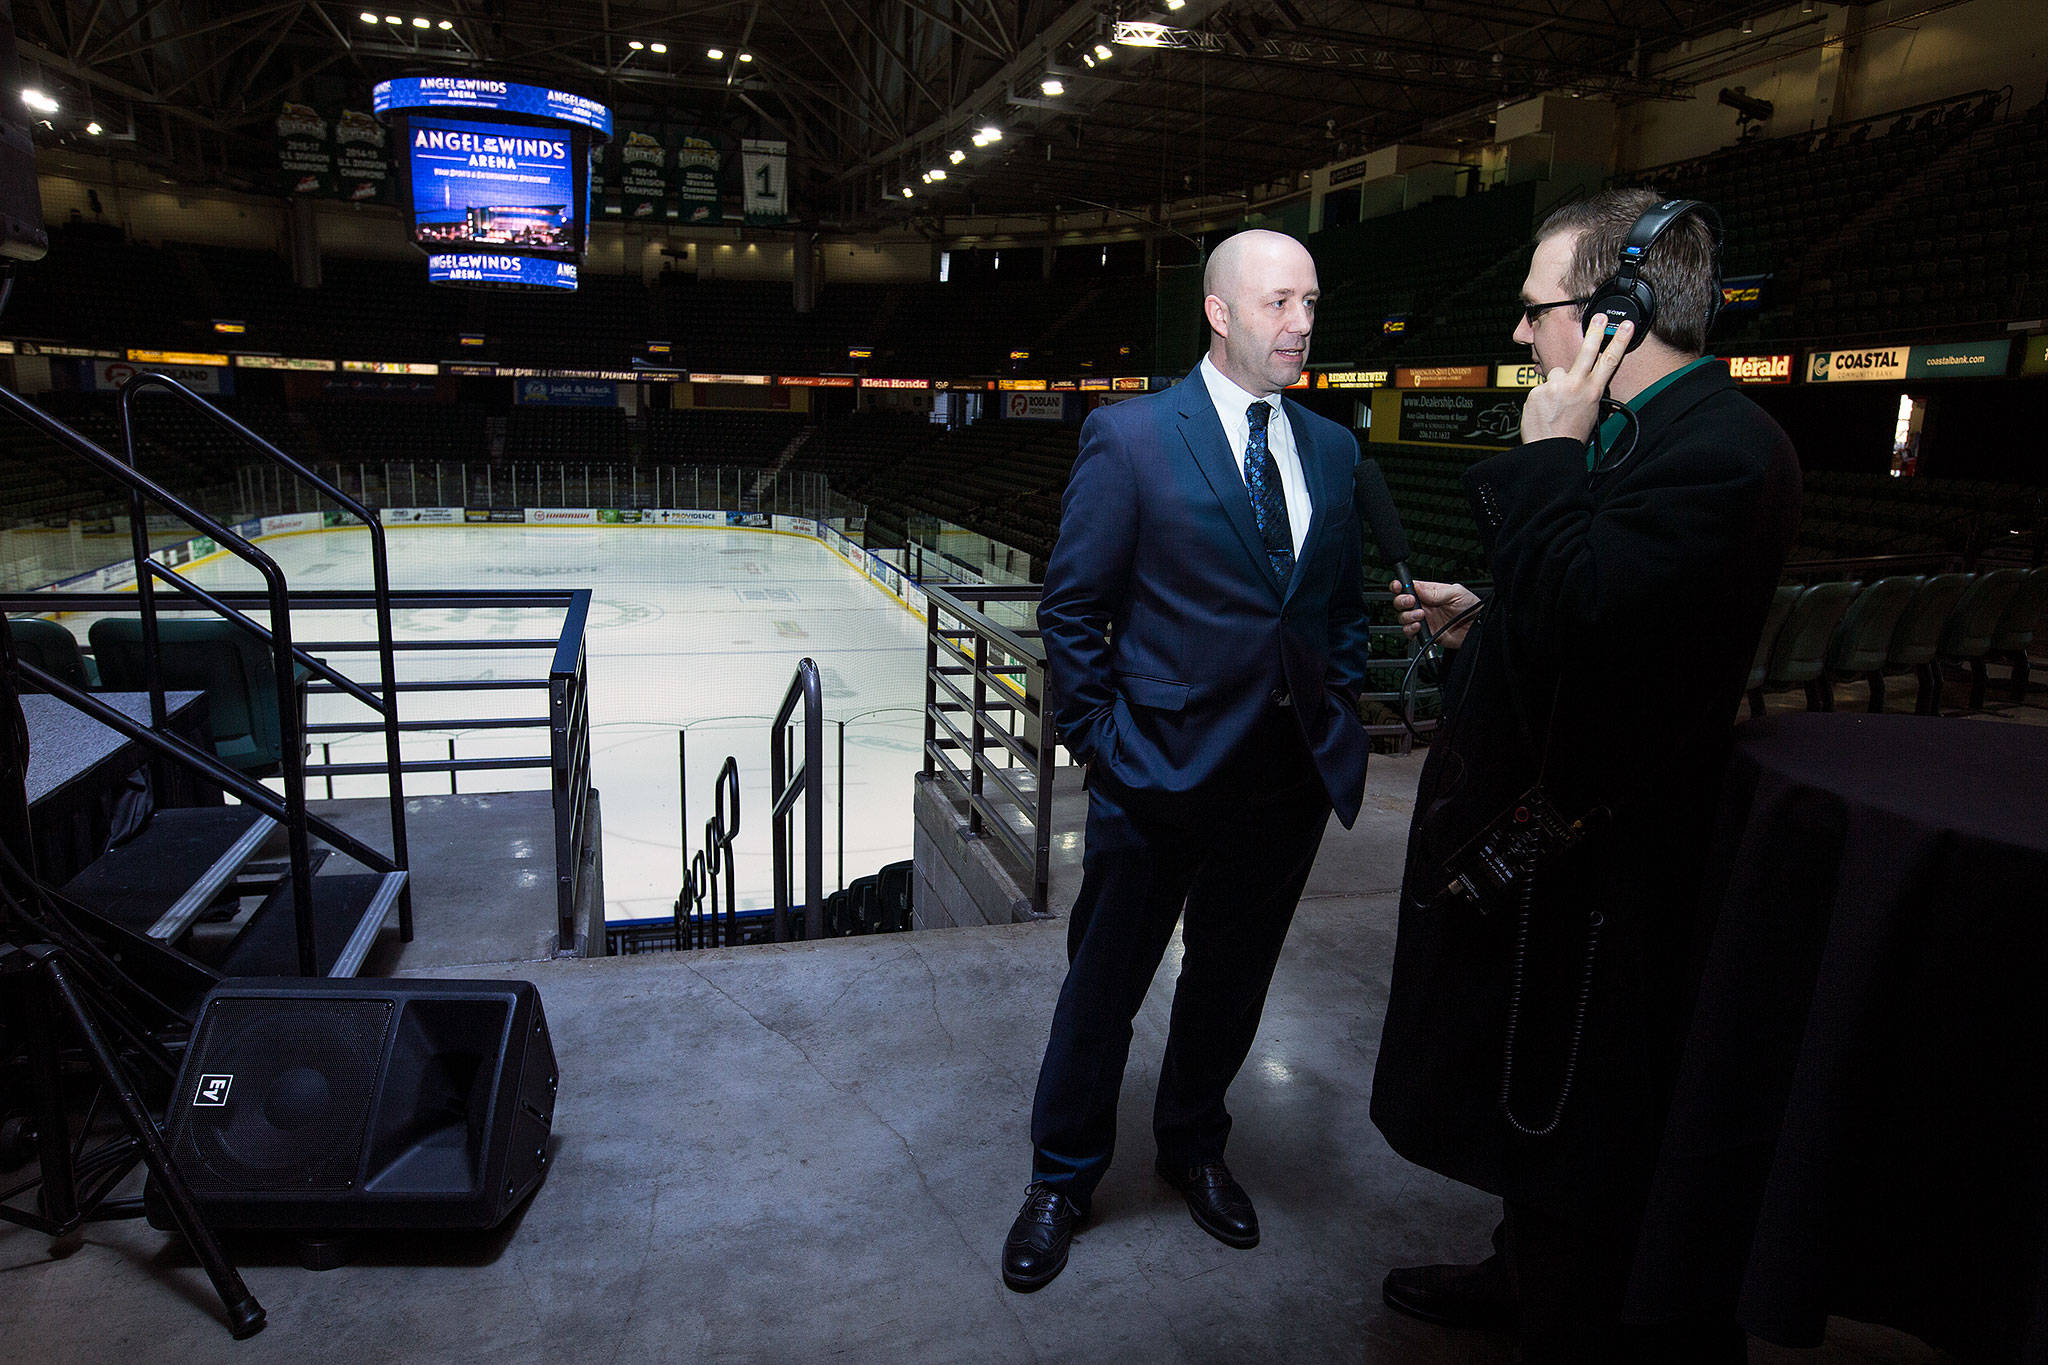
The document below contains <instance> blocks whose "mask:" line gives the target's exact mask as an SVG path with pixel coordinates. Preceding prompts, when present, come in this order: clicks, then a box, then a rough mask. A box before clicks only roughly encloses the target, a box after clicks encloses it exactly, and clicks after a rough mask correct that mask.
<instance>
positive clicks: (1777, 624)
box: [1742, 583, 1806, 716]
mask: <svg viewBox="0 0 2048 1365" xmlns="http://www.w3.org/2000/svg"><path fill="white" fill-rule="evenodd" d="M1805 591H1806V589H1805V588H1804V587H1802V586H1800V585H1799V584H1797V583H1785V584H1781V585H1779V588H1778V591H1777V592H1776V593H1775V594H1774V595H1773V596H1772V597H1771V609H1770V611H1769V613H1768V614H1766V615H1765V617H1764V629H1763V633H1762V634H1761V635H1759V636H1757V639H1756V658H1755V659H1754V660H1752V661H1751V663H1750V665H1749V681H1748V682H1747V683H1746V684H1744V685H1743V689H1742V690H1743V691H1744V692H1745V693H1747V694H1748V696H1749V714H1750V715H1752V716H1761V715H1762V714H1763V713H1764V675H1765V674H1766V673H1767V672H1768V671H1769V668H1770V663H1771V646H1772V645H1775V644H1776V643H1777V642H1778V632H1779V631H1780V630H1781V629H1783V628H1784V625H1785V617H1786V615H1787V614H1788V613H1789V612H1790V611H1791V610H1792V604H1793V603H1794V602H1797V601H1798V600H1799V594H1801V593H1802V592H1805Z"/></svg>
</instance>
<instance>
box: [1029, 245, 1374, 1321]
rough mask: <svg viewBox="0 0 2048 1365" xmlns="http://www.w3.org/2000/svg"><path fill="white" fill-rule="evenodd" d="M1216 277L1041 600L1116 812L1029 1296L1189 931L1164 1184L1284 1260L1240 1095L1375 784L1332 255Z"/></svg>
mask: <svg viewBox="0 0 2048 1365" xmlns="http://www.w3.org/2000/svg"><path fill="white" fill-rule="evenodd" d="M1203 284H1204V293H1205V297H1204V299H1203V311H1204V315H1205V317H1206V319H1207V321H1208V324H1209V331H1210V338H1209V352H1208V355H1207V356H1206V357H1205V358H1204V359H1203V361H1202V362H1201V364H1200V365H1198V366H1197V367H1196V369H1195V371H1194V372H1193V373H1192V374H1190V375H1189V376H1188V377H1187V378H1186V379H1185V380H1183V381H1182V382H1181V383H1180V384H1178V385H1176V386H1175V387H1174V388H1172V389H1170V390H1166V391H1163V392H1160V393H1156V394H1148V395H1146V396H1145V397H1143V398H1134V399H1130V400H1127V401H1125V402H1121V403H1115V404H1110V405H1106V406H1104V407H1101V408H1099V409H1097V410H1096V411H1095V412H1094V413H1092V414H1090V416H1089V418H1088V420H1087V422H1086V423H1085V424H1084V425H1083V427H1082V429H1081V453H1080V456H1079V457H1078V458H1077V459H1076V461H1075V463H1074V471H1073V475H1072V477H1071V478H1070V480H1069V481H1068V484H1067V491H1066V496H1065V499H1064V501H1063V503H1062V506H1061V514H1060V534H1059V540H1058V542H1057V544H1055V545H1054V547H1053V553H1052V559H1051V562H1050V563H1049V564H1048V565H1047V566H1046V574H1045V595H1044V598H1043V600H1042V601H1041V602H1040V604H1039V612H1038V619H1039V625H1040V627H1041V628H1042V631H1043V634H1044V640H1045V654H1046V667H1047V671H1048V674H1049V676H1050V679H1051V685H1052V691H1053V694H1054V697H1055V701H1056V705H1057V712H1058V717H1059V723H1060V727H1061V732H1062V739H1063V740H1064V741H1065V743H1066V745H1067V747H1068V749H1069V750H1070V751H1071V752H1072V753H1073V754H1074V755H1075V756H1076V757H1077V758H1079V759H1080V760H1081V761H1082V762H1083V763H1084V764H1085V765H1086V767H1087V773H1088V777H1087V782H1088V798H1089V800H1088V835H1087V849H1086V854H1085V858H1084V861H1083V870H1082V883H1081V891H1080V895H1079V897H1078V898H1077V900H1076V901H1075V904H1074V910H1073V916H1072V920H1071V922H1070V923H1069V926H1068V933H1067V960H1068V970H1067V977H1066V982H1065V984H1064V985H1063V986H1062V987H1061V989H1060V996H1059V1003H1058V1005H1057V1006H1056V1007H1055V1010H1054V1013H1053V1021H1052V1033H1051V1038H1050V1040H1049V1041H1048V1044H1047V1047H1046V1053H1045V1062H1044V1065H1043V1067H1042V1068H1041V1070H1040V1072H1039V1078H1038V1092H1037V1096H1036V1099H1035V1102H1034V1104H1033V1109H1032V1120H1031V1138H1032V1147H1033V1154H1032V1179H1031V1183H1030V1185H1029V1186H1028V1187H1027V1189H1026V1192H1025V1200H1024V1207H1023V1209H1022V1210H1021V1211H1020V1212H1019V1213H1018V1215H1017V1219H1016V1222H1015V1224H1014V1225H1013V1226H1012V1228H1011V1231H1010V1235H1009V1238H1008V1239H1007V1240H1006V1242H1005V1243H1004V1247H1003V1279H1004V1282H1005V1283H1006V1284H1008V1285H1009V1286H1010V1288H1012V1289H1015V1290H1018V1291H1021V1292H1029V1291H1031V1290H1035V1289H1038V1288H1041V1287H1042V1286H1044V1285H1045V1284H1047V1283H1049V1282H1050V1281H1051V1280H1052V1279H1053V1277H1054V1276H1056V1275H1058V1274H1059V1272H1060V1270H1061V1269H1062V1268H1063V1267H1064V1266H1065V1265H1066V1261H1067V1253H1068V1247H1069V1243H1070V1240H1071V1237H1072V1234H1073V1229H1074V1226H1075V1224H1076V1223H1077V1222H1079V1221H1080V1220H1081V1219H1083V1218H1085V1216H1086V1214H1087V1211H1088V1206H1089V1202H1090V1198H1091V1196H1092V1194H1093V1192H1094V1189H1095V1187H1096V1185H1097V1183H1098V1182H1099V1181H1100V1180H1101V1179H1102V1176H1103V1174H1104V1172H1105V1171H1106V1170H1107V1169H1108V1167H1109V1162H1110V1156H1111V1152H1112V1150H1113V1149H1114V1147H1115V1143H1116V1107H1117V1095H1118V1091H1119V1089H1120V1088H1121V1084H1122V1079H1123V1069H1124V1062H1125V1060H1126V1058H1127V1056H1128V1054H1129V1051H1130V1042H1131V1021H1132V1019H1133V1018H1134V1017H1135V1016H1136V1014H1137V1011H1138V1007H1139V1005H1140V1004H1141V1003H1142V1002H1143V1000H1144V997H1145V992H1146V990H1147V988H1148V987H1149V986H1150V984H1151V980H1152V977H1153V974H1154V973H1155V972H1156V971H1157V970H1158V966H1159V961H1160V959H1161V957H1162V956H1163V954H1164V952H1165V949H1166V946H1167V942H1168V940H1169V939H1170V938H1171V936H1172V934H1173V929H1174V925H1175V923H1176V922H1179V923H1180V924H1181V937H1182V945H1183V950H1184V951H1183V955H1182V963H1181V972H1180V978H1179V981H1178V983H1177V984H1176V987H1175V991H1174V1001H1173V1014H1172V1022H1171V1025H1170V1027H1169V1030H1168V1035H1167V1043H1166V1053H1165V1056H1164V1058H1163V1060H1162V1062H1161V1067H1160V1078H1159V1091H1158V1098H1157V1103H1156V1105H1155V1108H1154V1112H1153V1136H1154V1137H1155V1139H1156V1140H1157V1143H1158V1161H1157V1169H1158V1171H1159V1174H1160V1175H1161V1176H1162V1177H1163V1178H1164V1179H1165V1180H1167V1181H1168V1183H1170V1184H1171V1185H1172V1186H1173V1187H1174V1188H1175V1189H1177V1190H1179V1191H1180V1192H1181V1194H1182V1195H1183V1196H1184V1197H1185V1199H1186V1200H1187V1204H1188V1208H1189V1211H1190V1213H1191V1214H1192V1216H1193V1217H1194V1220H1195V1222H1196V1224H1197V1225H1198V1226H1200V1227H1201V1228H1202V1229H1203V1230H1204V1231H1206V1232H1208V1233H1209V1234H1210V1235H1212V1236H1214V1237H1215V1238H1217V1239H1218V1240H1219V1241H1222V1242H1224V1243H1225V1244H1227V1245H1229V1246H1233V1247H1250V1246H1254V1245H1256V1244H1257V1242H1258V1240H1259V1225H1258V1215H1257V1213H1256V1212H1255V1211H1254V1209H1253V1207H1252V1203H1251V1200H1250V1198H1249V1197H1248V1196H1247V1195H1246V1194H1245V1191H1244V1189H1243V1188H1242V1187H1241V1186H1240V1185H1239V1184H1238V1183H1237V1181H1236V1180H1235V1179H1233V1178H1232V1176H1231V1173H1230V1170H1229V1168H1228V1167H1227V1166H1226V1165H1225V1164H1224V1161H1223V1148H1224V1142H1225V1139H1226V1138H1227V1136H1228V1134H1229V1132H1230V1124H1231V1118H1230V1114H1229V1111H1228V1110H1227V1109H1226V1108H1225V1106H1224V1093H1225V1091H1226V1090H1227V1089H1228V1088H1229V1086H1230V1083H1231V1081H1232V1079H1233V1078H1234V1077H1235V1076H1236V1075H1237V1072H1238V1069H1239V1067H1241V1066H1242V1065H1243V1063H1244V1059H1245V1057H1246V1055H1247V1054H1248V1053H1249V1052H1250V1050H1251V1045H1252V1038H1253V1035H1254V1034H1255V1033H1256V1032H1257V1030H1258V1025H1259V1017H1260V1014H1261V1011H1262V1010H1263V1008H1264V1004H1265V998H1266V988H1267V985H1268V983H1269V982H1270V981H1271V980H1272V975H1273V968H1274V964H1275V963H1276V962H1277V961H1278V959H1279V955H1280V947H1281V944H1282V942H1283V941H1284V940H1285V939H1286V936H1287V927H1288V924H1289V922H1290V921H1291V920H1292V918H1293V915H1294V907H1295V902H1296V901H1297V900H1298V899H1299V898H1300V896H1301V890H1302V887H1303V885H1304V884H1305V883H1306V881H1307V879H1308V871H1309V866H1310V864H1311V863H1313V862H1314V860H1315V854H1316V849H1317V847H1318V846H1319V844H1320V843H1321V841H1322V837H1323V830H1324V827H1325V826H1326V825H1327V823H1328V821H1329V816H1330V813H1331V811H1332V810H1333V809H1334V810H1335V811H1336V813H1337V815H1338V818H1339V819H1341V820H1342V821H1343V822H1344V823H1345V825H1346V826H1349V825H1350V824H1351V822H1352V821H1353V820H1354V819H1355V818H1356V817H1357V814H1358V807H1359V802H1360V799H1361V796H1362V794H1363V789H1364V784H1365V763H1366V753H1367V747H1368V746H1367V740H1366V735H1365V730H1364V727H1363V726H1362V725H1361V724H1360V723H1359V719H1358V705H1357V698H1358V693H1359V692H1360V690H1361V689H1362V688H1363V687H1364V685H1365V675H1366V658H1367V638H1368V627H1367V622H1366V615H1365V602H1364V597H1363V593H1362V587H1363V584H1362V582H1361V577H1360V548H1359V531H1358V519H1357V515H1356V513H1355V512H1354V511H1353V509H1352V500H1351V480H1352V472H1353V469H1354V468H1355V467H1356V465H1357V463H1358V442H1357V440H1356V439H1355V438H1354V437H1353V436H1352V434H1351V433H1350V432H1349V431H1347V430H1345V429H1344V428H1343V427H1340V426H1338V425H1337V424H1336V423H1334V422H1331V421H1329V420H1327V419H1325V418H1322V417H1318V416H1316V415H1315V414H1314V413H1311V412H1309V411H1307V410H1306V409H1304V408H1302V407H1301V406H1300V405H1298V404H1295V403H1289V402H1286V401H1284V400H1283V399H1282V398H1281V396H1280V395H1281V390H1283V389H1285V388H1286V387H1288V386H1289V385H1291V384H1293V383H1294V382H1295V381H1296V380H1298V379H1299V378H1300V377H1301V372H1302V367H1303V365H1304V364H1305V363H1306V362H1307V359H1308V345H1309V337H1310V334H1311V332H1312V331H1313V329H1314V323H1315V306H1316V299H1317V296H1318V293H1319V289H1318V285H1317V282H1316V269H1315V262H1314V260H1312V259H1311V258H1310V256H1309V254H1308V251H1307V249H1306V248H1304V247H1303V246H1302V245H1301V243H1299V242H1297V241H1295V240H1294V239H1293V238H1291V237H1287V236H1284V235H1282V234H1280V233H1276V232H1263V231H1253V232H1244V233H1240V234H1238V235H1237V236H1235V237H1231V238H1229V239H1227V240H1226V241H1224V242H1223V243H1221V244H1220V245H1219V246H1218V247H1217V248H1216V250H1215V251H1214V253H1213V254H1212V255H1211V256H1210V258H1209V262H1208V266H1207V269H1206V271H1205V273H1204V279H1203Z"/></svg>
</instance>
